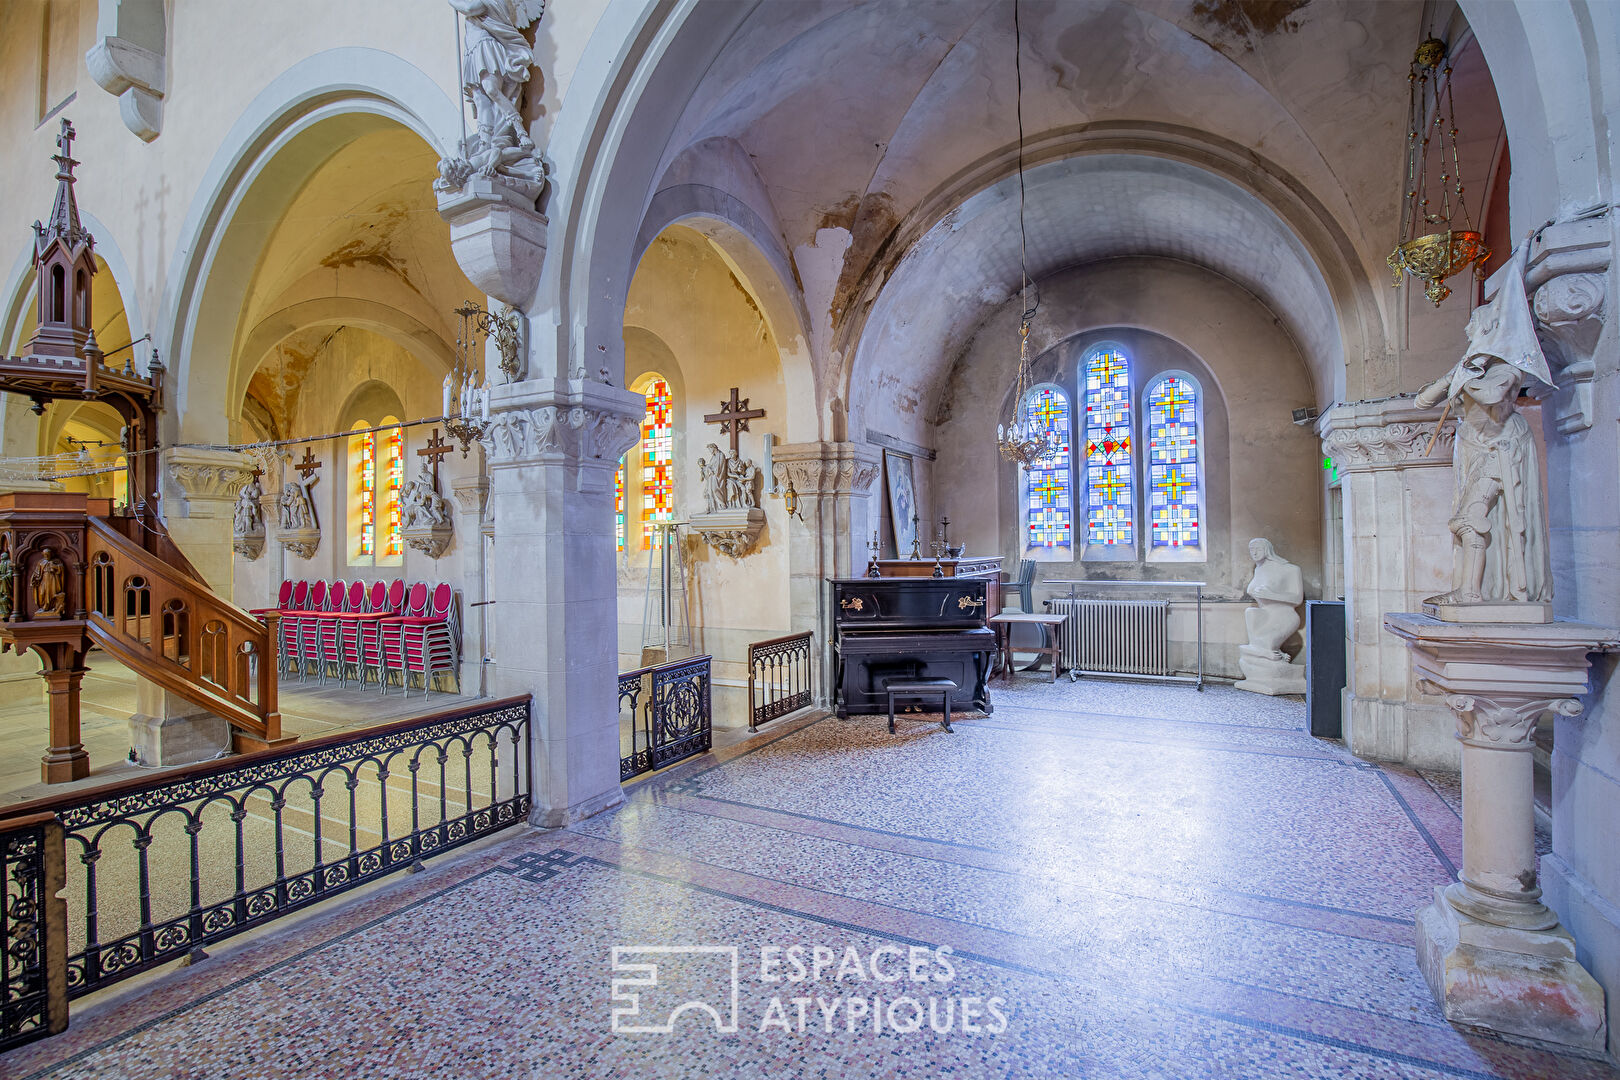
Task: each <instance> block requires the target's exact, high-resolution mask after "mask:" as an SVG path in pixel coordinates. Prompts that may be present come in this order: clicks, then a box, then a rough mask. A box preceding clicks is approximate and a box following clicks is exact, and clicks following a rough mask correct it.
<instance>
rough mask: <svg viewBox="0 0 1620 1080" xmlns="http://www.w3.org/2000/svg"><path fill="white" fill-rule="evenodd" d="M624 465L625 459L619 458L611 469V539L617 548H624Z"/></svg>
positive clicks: (621, 549)
mask: <svg viewBox="0 0 1620 1080" xmlns="http://www.w3.org/2000/svg"><path fill="white" fill-rule="evenodd" d="M624 466H625V459H624V458H620V459H619V467H618V468H617V469H615V470H614V471H613V540H614V543H615V545H616V546H617V548H618V550H620V551H623V550H624Z"/></svg>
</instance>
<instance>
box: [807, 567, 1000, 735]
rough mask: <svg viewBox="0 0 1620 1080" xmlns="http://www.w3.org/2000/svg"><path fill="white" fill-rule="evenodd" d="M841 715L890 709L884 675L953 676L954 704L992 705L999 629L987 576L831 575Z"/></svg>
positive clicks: (987, 707)
mask: <svg viewBox="0 0 1620 1080" xmlns="http://www.w3.org/2000/svg"><path fill="white" fill-rule="evenodd" d="M828 584H829V585H830V586H831V587H832V613H833V654H834V661H835V671H834V682H835V684H836V686H837V688H838V698H837V708H838V715H839V716H848V715H849V714H850V713H882V712H887V711H888V702H887V700H886V699H885V697H884V694H883V681H884V680H885V679H891V678H901V679H950V680H951V681H952V682H954V683H956V685H957V686H958V687H960V689H958V690H957V691H955V692H954V693H953V694H952V695H951V709H952V710H953V711H954V710H957V709H960V710H962V711H964V712H965V711H968V710H971V709H979V710H982V711H984V712H989V711H990V692H989V691H988V690H987V689H986V688H985V680H986V679H987V678H988V677H989V675H990V661H991V657H993V656H994V655H995V651H996V633H995V631H994V630H992V629H990V627H989V626H988V625H986V623H985V619H987V618H989V616H990V614H991V612H990V611H989V610H988V606H989V605H988V603H987V598H986V595H985V594H986V590H987V589H988V588H989V585H990V583H989V582H988V581H986V580H984V579H982V578H979V579H974V578H923V577H914V578H900V577H896V578H833V579H831V580H829V582H828Z"/></svg>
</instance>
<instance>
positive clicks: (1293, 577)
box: [1236, 537, 1305, 697]
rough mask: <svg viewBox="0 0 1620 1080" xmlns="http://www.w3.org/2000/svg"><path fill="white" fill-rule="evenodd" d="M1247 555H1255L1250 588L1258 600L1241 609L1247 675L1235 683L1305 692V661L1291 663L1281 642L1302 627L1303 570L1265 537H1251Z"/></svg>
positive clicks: (1265, 690)
mask: <svg viewBox="0 0 1620 1080" xmlns="http://www.w3.org/2000/svg"><path fill="white" fill-rule="evenodd" d="M1249 557H1250V558H1251V559H1253V560H1254V576H1253V577H1252V578H1250V579H1249V587H1248V590H1247V591H1248V594H1249V595H1250V596H1252V597H1253V598H1254V602H1255V606H1254V607H1252V608H1249V609H1248V610H1247V611H1245V612H1244V613H1243V626H1244V628H1245V629H1246V630H1248V632H1249V642H1248V644H1247V645H1244V646H1243V647H1242V648H1241V649H1239V650H1238V667H1240V668H1242V669H1243V679H1242V680H1241V681H1240V682H1238V683H1237V684H1236V685H1237V688H1238V689H1239V690H1249V691H1252V692H1254V693H1256V694H1268V695H1271V696H1273V697H1275V696H1277V695H1278V694H1303V693H1304V692H1305V665H1304V664H1296V663H1293V662H1292V661H1291V660H1290V658H1289V656H1288V654H1287V653H1286V652H1284V651H1283V643H1284V642H1286V641H1287V640H1288V639H1289V638H1291V637H1293V636H1294V635H1295V634H1297V633H1298V632H1299V627H1300V617H1299V605H1300V604H1302V603H1304V602H1305V578H1304V575H1303V574H1302V573H1301V572H1300V569H1299V567H1297V566H1295V565H1294V564H1293V563H1291V562H1289V561H1288V560H1287V559H1285V558H1283V557H1282V556H1281V555H1278V554H1277V550H1276V549H1275V548H1273V547H1272V546H1271V541H1270V540H1266V539H1264V538H1260V537H1256V538H1255V539H1253V540H1250V541H1249Z"/></svg>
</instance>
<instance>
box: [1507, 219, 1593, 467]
mask: <svg viewBox="0 0 1620 1080" xmlns="http://www.w3.org/2000/svg"><path fill="white" fill-rule="evenodd" d="M1611 261H1612V255H1611V244H1610V239H1609V229H1608V223H1607V222H1606V221H1605V220H1603V219H1601V218H1588V219H1586V220H1583V221H1563V222H1558V223H1556V224H1554V225H1549V226H1548V227H1547V228H1545V229H1543V230H1542V231H1541V234H1540V236H1538V237H1537V238H1536V240H1535V242H1534V243H1533V244H1532V245H1531V249H1530V260H1529V264H1528V266H1527V268H1526V270H1525V276H1524V281H1525V288H1526V289H1527V290H1529V291H1531V292H1532V299H1531V306H1532V308H1533V309H1534V311H1535V316H1536V330H1537V334H1538V336H1539V337H1540V338H1541V345H1542V351H1543V352H1545V353H1546V356H1547V361H1548V363H1549V364H1550V365H1551V368H1552V373H1553V379H1554V381H1555V382H1556V383H1557V384H1558V392H1557V393H1555V394H1554V395H1553V396H1552V398H1551V402H1550V403H1551V405H1552V410H1553V417H1554V422H1555V424H1556V425H1557V427H1558V430H1559V432H1561V433H1562V434H1565V435H1568V434H1570V433H1572V432H1576V431H1584V430H1586V429H1587V428H1590V427H1591V426H1592V421H1593V403H1592V382H1593V380H1594V379H1596V377H1597V353H1598V342H1599V339H1600V338H1602V336H1603V325H1604V322H1605V320H1606V317H1607V312H1606V311H1605V307H1606V300H1607V297H1608V292H1609V264H1610V262H1611Z"/></svg>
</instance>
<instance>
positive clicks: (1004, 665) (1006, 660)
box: [988, 611, 1068, 682]
mask: <svg viewBox="0 0 1620 1080" xmlns="http://www.w3.org/2000/svg"><path fill="white" fill-rule="evenodd" d="M1067 620H1068V616H1067V615H1047V614H1043V613H1040V612H1029V611H1004V612H1002V613H1001V614H1000V615H992V616H990V618H989V620H988V621H989V623H990V625H992V626H994V627H995V628H996V637H997V639H998V640H999V641H1000V644H1001V676H1002V678H1004V679H1006V680H1007V681H1008V682H1011V681H1012V665H1013V647H1012V628H1013V624H1014V623H1033V624H1034V625H1036V626H1039V627H1040V628H1041V641H1042V642H1043V644H1042V646H1041V647H1040V648H1039V649H1036V650H1035V651H1036V652H1038V653H1041V654H1043V655H1045V656H1049V657H1051V658H1052V681H1053V682H1057V677H1058V668H1060V667H1062V666H1063V624H1064V623H1065V622H1066V621H1067Z"/></svg>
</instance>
